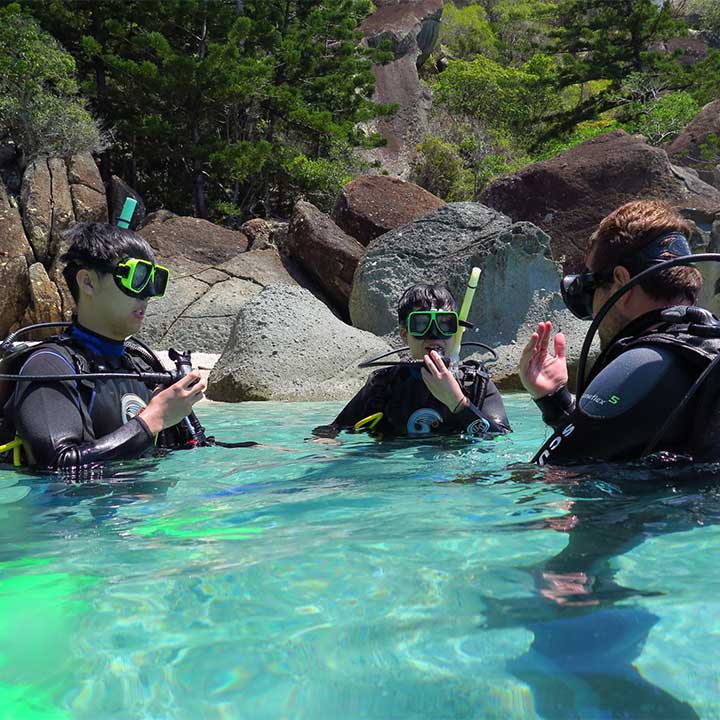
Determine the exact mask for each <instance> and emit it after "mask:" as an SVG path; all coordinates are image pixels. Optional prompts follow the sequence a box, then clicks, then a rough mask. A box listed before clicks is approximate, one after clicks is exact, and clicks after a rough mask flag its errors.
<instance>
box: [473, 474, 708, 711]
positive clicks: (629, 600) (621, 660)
mask: <svg viewBox="0 0 720 720" xmlns="http://www.w3.org/2000/svg"><path fill="white" fill-rule="evenodd" d="M505 482H513V483H525V484H527V485H528V487H529V488H531V487H532V485H533V484H537V483H538V482H541V483H553V484H555V485H556V486H557V487H559V488H561V490H562V492H563V493H564V494H565V495H566V497H567V501H566V503H565V509H566V513H565V514H563V515H560V516H557V517H550V518H544V519H542V520H540V521H532V522H522V523H515V524H511V525H504V526H503V527H502V528H501V529H500V531H501V532H503V531H507V532H517V531H518V530H522V529H528V530H530V529H532V530H535V531H537V530H538V529H546V530H549V531H553V532H562V533H565V534H567V536H568V543H567V545H566V546H565V547H564V548H563V550H561V551H560V552H559V553H558V554H557V555H555V556H554V557H551V558H550V559H548V560H546V561H544V562H542V563H539V564H537V565H535V566H532V567H529V568H525V569H526V570H527V571H529V572H531V573H532V575H533V577H534V580H535V587H536V592H537V594H536V595H535V597H532V598H523V599H517V598H514V599H507V600H502V599H500V600H499V599H496V598H488V597H485V598H484V600H485V601H486V602H487V618H488V626H489V627H493V628H495V627H510V626H514V627H524V628H527V629H528V630H530V631H531V632H532V633H533V636H534V639H533V642H532V645H531V647H530V648H529V649H528V651H527V652H526V653H525V654H524V655H522V656H520V657H518V658H515V659H514V660H512V661H510V662H509V663H508V669H509V670H510V671H511V672H512V673H513V674H514V675H515V676H516V677H517V678H518V679H520V680H522V681H523V682H525V683H527V684H528V685H529V686H530V687H531V689H532V691H533V695H534V699H535V704H536V708H537V711H538V712H539V713H540V714H541V715H543V716H544V717H548V718H673V719H677V720H685V719H690V718H698V717H699V715H698V714H697V712H696V711H695V710H694V709H693V707H692V706H691V705H689V704H688V703H686V702H683V701H681V700H678V699H677V698H675V697H674V696H673V695H672V694H670V693H669V692H667V691H666V690H664V689H663V688H661V687H658V686H657V685H654V684H653V683H651V682H650V681H648V680H647V679H646V678H645V677H643V676H642V674H641V673H640V672H639V671H638V669H637V668H636V667H635V666H634V664H633V663H634V662H635V661H636V660H637V659H638V658H639V656H640V655H641V653H642V651H643V647H644V645H645V642H646V640H647V638H648V635H649V633H650V630H651V629H652V628H653V626H654V625H655V624H656V623H657V622H658V620H659V619H660V618H659V617H658V616H657V615H655V614H654V613H652V612H651V611H650V610H649V609H648V608H647V607H644V606H643V605H642V604H641V599H642V598H643V597H652V596H660V595H666V594H669V593H668V592H667V591H666V590H664V589H663V588H657V589H653V590H650V591H648V590H637V589H634V588H628V587H624V586H622V585H620V584H619V583H617V582H616V581H615V579H614V576H615V574H616V571H617V568H616V566H615V565H614V563H613V560H614V559H615V558H617V557H618V556H620V555H622V554H623V553H626V552H628V551H630V550H632V549H633V548H635V547H637V546H638V545H640V544H641V543H642V542H643V541H644V540H646V539H648V538H651V537H654V536H658V535H664V534H667V533H674V532H681V531H687V530H689V529H692V528H695V527H697V526H698V525H708V524H714V523H717V522H718V521H719V520H720V466H717V465H705V466H687V465H683V464H682V463H677V464H675V465H673V464H671V465H670V466H667V465H665V466H663V465H662V464H657V462H656V463H655V464H652V463H651V464H648V463H637V464H632V465H631V464H628V465H623V466H618V465H613V466H611V465H604V466H599V465H593V466H586V467H573V468H552V467H548V468H546V469H544V470H543V471H538V468H537V467H535V466H525V467H522V466H518V467H515V468H513V469H512V470H511V473H510V478H509V479H507V480H505Z"/></svg>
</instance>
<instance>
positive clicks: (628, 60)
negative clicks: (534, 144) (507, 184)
mask: <svg viewBox="0 0 720 720" xmlns="http://www.w3.org/2000/svg"><path fill="white" fill-rule="evenodd" d="M556 23H557V28H556V30H555V31H554V33H553V37H554V40H555V46H554V49H555V52H556V53H558V55H559V57H560V58H561V66H560V67H561V69H560V72H559V75H558V85H559V87H560V88H565V87H570V86H573V85H582V84H584V83H590V82H596V81H603V82H604V84H605V85H604V89H603V90H602V91H601V92H598V93H596V94H594V95H592V96H590V97H589V98H586V99H584V100H583V101H582V102H580V103H579V104H578V105H577V106H576V107H574V108H571V109H569V110H567V109H563V110H562V111H560V112H558V113H555V114H554V115H553V117H552V121H551V123H550V129H549V131H548V132H547V133H546V134H545V136H544V137H543V138H541V140H546V139H547V138H548V136H551V135H557V134H562V133H564V132H566V131H568V130H570V129H571V128H572V127H574V126H575V125H576V124H577V123H578V122H581V121H584V120H592V119H595V118H597V117H598V116H599V115H600V114H601V113H603V112H606V111H608V110H610V109H612V108H616V107H620V106H622V105H624V104H626V103H628V102H629V101H630V98H629V97H628V96H627V94H625V93H624V92H623V81H624V79H625V78H626V77H627V76H628V75H630V74H631V73H642V74H647V75H651V76H662V77H664V78H666V80H667V87H668V89H678V88H681V87H682V86H683V84H684V83H685V82H686V78H685V77H684V76H683V73H682V70H681V68H680V67H679V65H678V63H677V62H676V61H674V59H672V58H670V57H668V56H667V55H664V54H663V53H662V52H660V51H659V50H657V49H654V48H655V43H657V42H658V41H660V40H663V39H666V38H669V37H672V36H676V35H679V34H682V32H683V30H684V24H683V23H682V22H680V21H678V20H677V19H676V18H674V16H673V11H672V6H671V3H670V2H669V0H664V1H663V2H661V3H658V2H655V0H562V2H560V4H559V6H558V12H557V17H556Z"/></svg>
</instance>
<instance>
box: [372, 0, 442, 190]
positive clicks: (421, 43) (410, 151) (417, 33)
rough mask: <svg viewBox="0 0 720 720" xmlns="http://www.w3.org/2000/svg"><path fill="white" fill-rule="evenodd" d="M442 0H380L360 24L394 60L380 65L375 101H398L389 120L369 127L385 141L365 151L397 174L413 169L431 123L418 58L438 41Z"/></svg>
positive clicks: (425, 55)
mask: <svg viewBox="0 0 720 720" xmlns="http://www.w3.org/2000/svg"><path fill="white" fill-rule="evenodd" d="M442 6H443V0H377V2H376V7H377V10H376V11H375V12H374V13H373V14H372V15H370V16H369V17H368V18H366V19H365V21H364V22H363V23H362V24H361V26H360V31H361V32H362V33H363V35H364V36H365V42H367V44H368V45H370V46H371V47H375V46H377V45H379V44H381V43H383V42H388V41H389V43H390V47H391V48H392V50H393V52H394V55H395V59H394V60H393V61H391V62H389V63H387V64H386V65H376V66H375V67H374V68H373V72H374V73H375V97H374V99H375V101H376V102H379V103H397V105H398V110H397V112H396V113H395V115H394V116H393V117H391V118H382V119H379V120H376V121H373V123H372V124H371V126H370V129H371V130H373V131H377V132H379V133H380V134H381V135H382V136H383V137H384V138H385V139H386V140H387V144H386V145H385V146H384V147H382V148H378V149H376V150H373V151H369V152H368V153H367V155H368V157H369V159H371V160H378V161H379V162H380V163H381V164H382V165H383V167H384V168H385V169H387V170H388V171H389V172H391V173H393V174H395V175H401V176H406V175H407V174H408V173H409V170H410V165H411V162H412V158H413V156H414V148H415V146H416V145H417V143H418V142H419V141H420V140H421V139H422V136H423V135H424V134H425V132H426V130H427V127H428V113H429V111H430V104H431V96H430V92H429V91H428V90H427V89H426V88H425V87H424V86H423V85H422V83H421V82H420V78H419V76H418V70H417V68H418V62H419V61H420V62H422V60H423V59H424V58H425V57H427V55H428V54H429V53H430V52H431V51H432V49H433V44H434V43H435V42H436V41H437V29H438V28H439V22H440V15H441V13H442Z"/></svg>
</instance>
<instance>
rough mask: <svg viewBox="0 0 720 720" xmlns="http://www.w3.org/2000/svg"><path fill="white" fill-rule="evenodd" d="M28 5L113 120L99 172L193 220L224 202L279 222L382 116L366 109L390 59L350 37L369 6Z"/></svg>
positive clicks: (302, 2) (315, 0) (105, 0)
mask: <svg viewBox="0 0 720 720" xmlns="http://www.w3.org/2000/svg"><path fill="white" fill-rule="evenodd" d="M27 6H28V7H29V8H30V9H31V10H32V11H33V13H34V14H36V16H37V17H38V18H39V19H41V21H42V22H43V24H44V26H45V27H46V28H47V29H50V30H52V32H53V33H54V34H55V35H56V36H57V37H60V38H61V39H62V40H63V42H65V44H66V45H67V47H68V48H69V49H70V50H71V51H72V52H73V54H74V55H75V57H76V58H77V60H78V64H79V67H80V70H81V75H82V78H83V89H84V90H85V92H87V94H88V96H89V97H90V98H91V102H92V103H93V106H94V107H96V109H97V111H98V113H99V114H100V115H101V116H102V117H103V118H106V119H107V122H109V123H112V126H113V137H114V143H113V146H112V147H111V148H110V150H109V153H108V161H107V166H108V167H107V171H108V172H109V171H119V172H120V173H121V174H123V175H124V176H125V177H126V178H128V179H129V180H130V182H132V183H133V184H135V185H137V187H138V189H139V190H140V191H141V192H143V194H144V195H145V196H146V198H147V199H148V201H149V203H150V205H153V206H158V205H166V206H169V207H172V208H173V209H175V210H178V211H189V210H190V209H191V208H193V209H194V212H195V213H196V214H197V215H199V216H201V217H204V216H207V215H208V214H209V213H210V212H211V211H212V208H213V207H214V206H216V205H218V204H219V203H223V207H227V204H228V203H230V204H231V205H232V206H234V207H235V208H237V210H238V213H239V214H242V215H246V214H248V213H249V212H250V211H252V209H253V208H256V207H258V206H259V205H261V206H262V207H264V209H265V212H274V211H281V212H283V211H286V210H287V208H288V207H289V206H290V204H291V203H292V202H293V201H294V199H295V198H296V197H297V196H298V194H300V193H301V192H302V188H304V187H306V183H307V182H308V179H309V178H312V177H319V175H322V173H320V172H319V170H318V169H319V168H324V169H326V170H328V168H330V167H331V166H332V163H333V162H335V161H336V160H337V159H338V158H339V157H341V156H342V155H343V154H344V153H345V151H346V150H347V149H348V148H350V147H352V146H353V145H358V144H362V143H363V142H373V141H375V138H372V137H371V138H364V137H363V136H362V135H361V134H360V133H358V132H357V130H356V128H357V126H358V123H361V122H363V121H367V120H368V119H369V118H370V117H372V116H373V115H374V114H376V113H377V112H379V111H381V110H383V109H382V108H378V107H376V106H375V105H374V104H373V103H372V102H371V97H372V92H373V89H374V76H373V74H372V71H371V66H372V63H373V62H374V61H378V60H380V59H382V58H383V57H384V56H385V54H384V53H383V51H378V50H371V49H367V48H363V47H362V46H360V44H359V42H358V41H359V37H358V35H357V33H356V31H355V28H356V27H357V25H358V24H359V22H360V21H361V20H362V18H363V17H364V16H365V15H366V14H367V13H368V12H370V9H371V6H370V4H369V2H368V0H338V1H337V2H334V3H327V2H324V1H323V0H282V1H281V2H278V1H277V0H245V1H244V2H240V1H239V0H162V1H161V2H157V1H156V0H132V2H122V3H118V2H113V1H112V0H98V1H97V2H94V3H87V2H85V1H84V0H49V2H48V0H28V2H27ZM303 158H305V159H307V160H308V161H313V162H315V161H320V160H326V161H327V162H326V163H319V162H315V165H314V166H312V163H310V164H309V163H307V162H304V161H303ZM311 166H312V167H314V168H315V170H314V172H309V168H310V167H311ZM328 174H329V175H330V176H333V172H330V171H329V170H328V173H326V174H325V175H323V178H324V180H323V182H324V181H325V180H327V178H328Z"/></svg>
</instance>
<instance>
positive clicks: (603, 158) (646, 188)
mask: <svg viewBox="0 0 720 720" xmlns="http://www.w3.org/2000/svg"><path fill="white" fill-rule="evenodd" d="M641 198H657V199H661V200H665V201H667V202H669V203H670V204H672V205H674V206H675V207H676V208H678V209H680V210H686V209H687V210H692V211H693V212H694V213H696V216H697V214H698V213H703V214H704V217H706V219H707V220H709V222H710V223H711V222H712V217H713V216H714V214H715V212H716V211H718V210H720V191H718V190H717V189H715V188H713V187H711V186H709V185H707V184H706V183H703V182H701V181H700V180H699V179H698V178H697V177H695V176H692V174H691V173H689V172H687V171H683V170H682V169H681V168H675V167H674V166H672V165H671V164H670V161H669V160H668V157H667V155H666V153H665V151H664V150H661V149H659V148H654V147H651V146H650V145H648V144H647V143H645V142H644V141H643V140H642V139H641V138H639V137H636V136H631V135H628V134H627V133H625V132H623V131H622V130H618V131H615V132H611V133H607V134H606V135H601V136H600V137H597V138H594V139H592V140H589V141H587V142H584V143H582V144H580V145H576V146H575V147H573V148H571V149H570V150H567V151H565V152H563V153H560V154H559V155H557V156H556V157H554V158H552V159H550V160H545V161H544V162H540V163H535V164H533V165H530V166H528V167H526V168H524V169H523V170H521V171H520V172H518V173H516V174H515V175H510V176H508V177H504V178H501V179H499V180H497V181H496V182H494V183H493V184H491V185H490V186H489V187H488V188H486V189H485V190H483V192H482V193H481V194H480V196H479V200H480V202H482V203H484V204H486V205H488V206H490V207H493V208H495V209H497V210H499V211H501V212H503V213H505V214H506V215H508V216H509V217H511V218H512V219H513V220H527V221H530V222H532V223H534V224H535V225H537V226H538V227H540V228H542V229H543V230H545V231H546V232H548V233H549V234H550V235H551V237H552V240H551V250H552V255H553V258H555V259H556V260H563V261H564V262H565V264H566V266H572V267H575V266H577V265H578V264H580V263H581V261H582V258H583V256H584V254H585V250H586V248H587V243H588V240H589V238H590V235H591V233H592V232H593V231H594V230H595V228H596V227H597V224H598V223H599V221H600V220H601V219H602V218H603V217H605V216H606V215H607V214H608V213H610V212H611V211H612V210H615V209H616V208H617V207H619V206H620V205H622V204H624V203H626V202H628V201H630V200H636V199H641ZM708 241H709V238H708V237H707V236H703V237H700V238H699V239H698V240H697V242H698V243H700V244H707V242H708Z"/></svg>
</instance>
